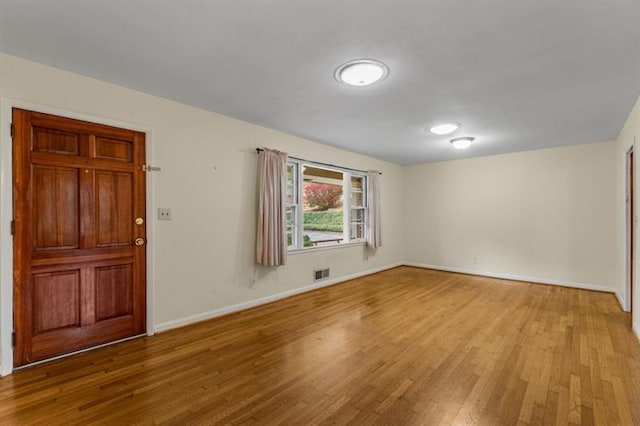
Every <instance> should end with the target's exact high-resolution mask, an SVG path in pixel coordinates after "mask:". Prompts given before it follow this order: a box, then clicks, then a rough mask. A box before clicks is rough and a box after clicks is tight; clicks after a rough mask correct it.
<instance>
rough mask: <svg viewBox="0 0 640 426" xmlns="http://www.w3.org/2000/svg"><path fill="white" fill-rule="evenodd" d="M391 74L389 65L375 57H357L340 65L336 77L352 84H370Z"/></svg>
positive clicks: (342, 81) (340, 80) (341, 81)
mask: <svg viewBox="0 0 640 426" xmlns="http://www.w3.org/2000/svg"><path fill="white" fill-rule="evenodd" d="M388 75H389V67H387V66H386V65H385V64H383V63H382V62H380V61H376V60H373V59H356V60H355V61H349V62H347V63H346V64H342V65H340V66H339V67H338V68H337V69H336V72H335V73H334V77H335V78H336V80H338V81H339V82H340V83H344V84H348V85H350V86H370V85H372V84H373V83H376V82H378V81H380V80H384V79H385V78H386V77H387V76H388Z"/></svg>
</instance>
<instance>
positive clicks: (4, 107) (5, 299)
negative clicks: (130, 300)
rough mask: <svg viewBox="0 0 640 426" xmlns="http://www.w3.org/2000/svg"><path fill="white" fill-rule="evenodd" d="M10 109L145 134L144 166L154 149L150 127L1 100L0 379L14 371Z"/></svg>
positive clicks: (150, 199)
mask: <svg viewBox="0 0 640 426" xmlns="http://www.w3.org/2000/svg"><path fill="white" fill-rule="evenodd" d="M13 108H21V109H26V110H30V111H34V112H40V113H44V114H52V115H57V116H60V117H65V118H72V119H76V120H83V121H89V122H92V123H97V124H104V125H107V126H113V127H120V128H123V129H129V130H135V131H138V132H142V133H144V134H145V142H146V148H145V157H146V163H147V164H153V155H152V151H153V150H152V149H151V147H152V131H151V128H150V127H147V126H142V125H139V124H134V123H128V122H124V121H117V120H111V119H106V118H102V117H98V116H94V115H90V114H84V113H78V112H73V111H69V110H64V109H60V108H56V107H50V106H45V105H39V104H34V103H31V102H26V101H21V100H18V99H11V98H7V97H0V253H2V256H0V376H6V375H8V374H11V373H12V372H13V345H12V342H11V334H12V332H13V236H12V235H11V221H12V220H13V154H12V144H13V141H12V138H11V121H12V111H13ZM153 178H154V177H153V173H148V174H147V176H146V207H147V245H146V248H147V254H146V257H147V262H146V273H147V282H146V304H147V306H146V314H147V318H146V326H147V331H146V335H147V336H152V335H153V334H154V333H155V326H154V324H155V321H154V304H153V301H154V292H153V283H154V276H153V275H154V271H153V264H154V258H155V244H154V236H155V226H156V223H155V220H150V219H153V217H154V215H153V212H155V208H156V202H155V196H154V191H153V180H154V179H153ZM100 346H104V345H100ZM73 353H75V352H73ZM67 355H69V354H67ZM65 356H66V355H65Z"/></svg>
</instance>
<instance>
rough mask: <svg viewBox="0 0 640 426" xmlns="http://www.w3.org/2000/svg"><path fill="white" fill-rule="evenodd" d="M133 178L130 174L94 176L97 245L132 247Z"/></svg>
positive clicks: (110, 173) (100, 174)
mask: <svg viewBox="0 0 640 426" xmlns="http://www.w3.org/2000/svg"><path fill="white" fill-rule="evenodd" d="M132 196H133V176H132V174H131V173H121V172H110V171H104V170H98V171H97V172H96V185H95V197H96V200H95V205H96V215H97V218H96V236H97V237H96V239H97V242H96V245H97V246H98V247H113V246H130V245H131V244H132V243H133V240H134V237H133V226H134V223H133V199H132Z"/></svg>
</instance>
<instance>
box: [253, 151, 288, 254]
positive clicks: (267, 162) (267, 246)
mask: <svg viewBox="0 0 640 426" xmlns="http://www.w3.org/2000/svg"><path fill="white" fill-rule="evenodd" d="M258 163H259V164H258V229H257V236H256V262H258V263H259V264H260V265H265V266H280V265H284V264H285V262H286V260H287V240H286V224H285V210H286V205H285V202H286V198H285V197H286V191H287V154H286V153H284V152H280V151H276V150H272V149H266V148H265V149H264V150H262V151H261V152H260V154H259V160H258Z"/></svg>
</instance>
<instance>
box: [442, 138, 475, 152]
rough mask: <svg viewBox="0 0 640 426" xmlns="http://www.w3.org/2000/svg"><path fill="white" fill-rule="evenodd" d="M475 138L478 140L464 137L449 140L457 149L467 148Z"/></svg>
mask: <svg viewBox="0 0 640 426" xmlns="http://www.w3.org/2000/svg"><path fill="white" fill-rule="evenodd" d="M474 140H476V138H470V137H464V138H455V139H451V140H450V141H449V142H451V144H452V145H453V147H454V148H455V149H467V148H469V147H470V146H471V142H473V141H474Z"/></svg>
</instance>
